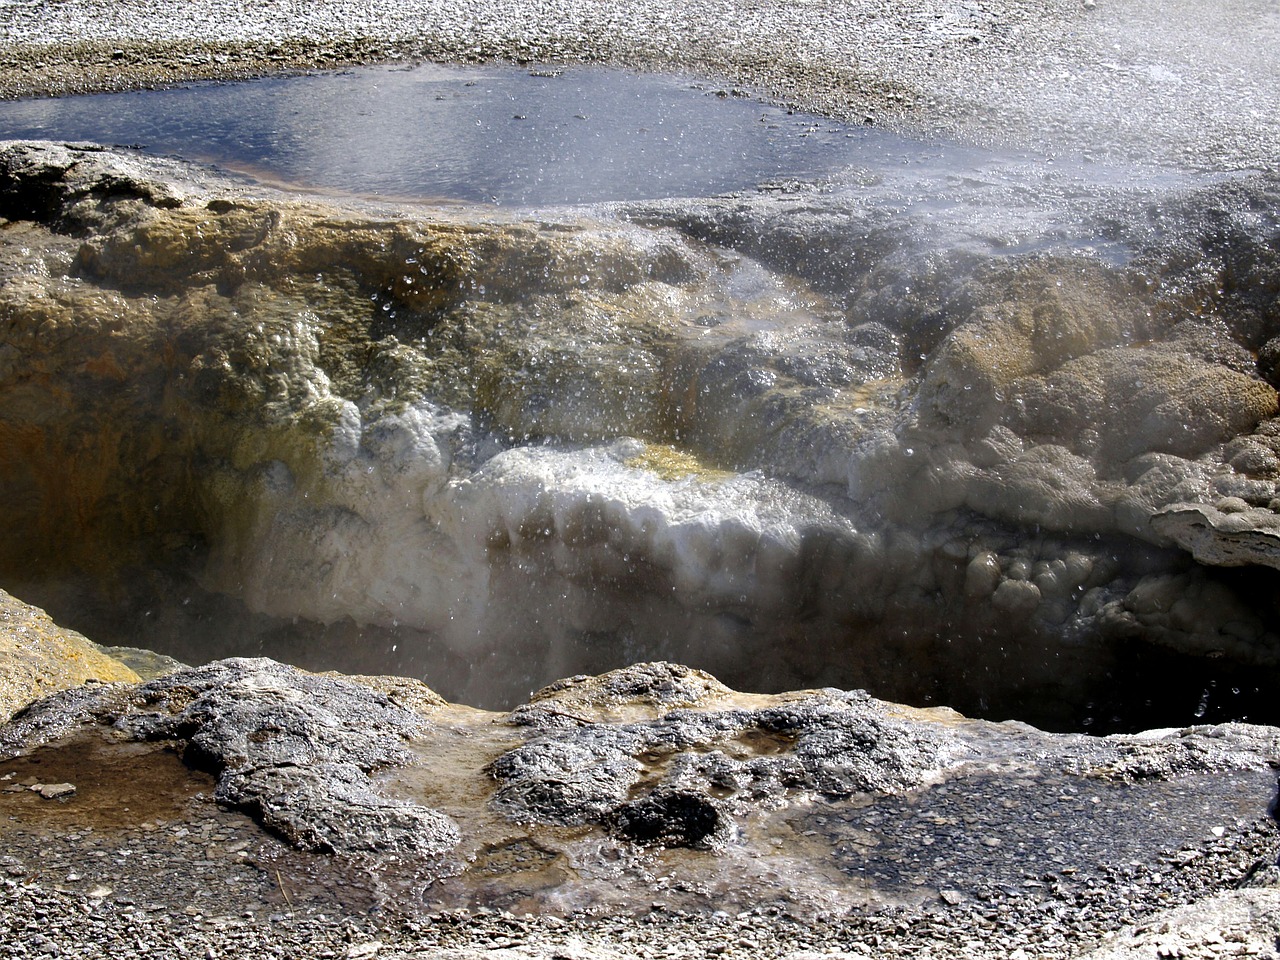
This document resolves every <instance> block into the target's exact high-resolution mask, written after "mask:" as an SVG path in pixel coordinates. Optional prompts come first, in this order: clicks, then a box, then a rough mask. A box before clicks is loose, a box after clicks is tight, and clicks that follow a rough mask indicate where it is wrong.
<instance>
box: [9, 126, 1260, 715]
mask: <svg viewBox="0 0 1280 960" xmlns="http://www.w3.org/2000/svg"><path fill="white" fill-rule="evenodd" d="M860 196H861V194H860V191H859V186H858V182H857V178H856V177H851V178H850V180H849V182H847V183H841V182H835V183H833V184H828V185H826V186H825V187H823V188H821V189H819V188H817V187H814V188H796V189H795V190H793V191H791V192H785V191H784V192H781V193H779V192H776V191H775V192H771V193H760V194H748V195H742V196H737V197H732V198H722V199H715V200H706V201H697V200H691V201H663V202H657V203H649V204H635V205H631V206H621V207H620V206H609V207H599V208H583V209H578V210H560V211H555V210H544V211H539V212H537V213H536V214H535V213H525V214H520V213H510V214H505V213H496V212H493V211H485V212H481V213H477V212H476V211H474V210H467V211H465V212H460V211H458V210H457V209H454V210H449V209H447V208H442V209H438V210H437V209H431V208H428V207H423V206H420V205H419V206H401V207H393V206H389V205H383V206H381V207H375V206H372V205H369V204H364V205H361V204H358V203H356V202H354V201H351V202H345V203H342V204H339V203H337V202H327V201H326V202H322V201H319V200H316V199H314V198H309V199H301V198H298V197H291V196H287V195H284V194H275V193H272V192H270V191H267V190H265V189H262V188H257V187H248V186H245V185H243V184H236V183H233V182H230V181H226V180H222V179H220V178H218V177H216V176H214V175H213V174H210V173H209V172H208V171H205V170H202V169H199V168H196V167H190V166H186V165H183V164H179V163H175V162H168V161H157V160H148V159H142V158H140V157H138V156H134V155H129V154H125V153H119V152H113V151H108V150H103V149H100V148H89V147H74V146H70V147H69V146H61V145H52V144H20V143H11V144H7V145H4V146H3V148H0V216H3V217H4V218H5V219H4V221H3V229H2V230H0V243H2V244H3V254H2V255H0V263H2V264H3V270H4V275H3V285H2V286H0V317H2V318H3V323H2V324H0V490H3V494H4V501H5V503H6V504H7V505H8V511H7V516H6V520H7V523H8V528H9V530H10V531H11V532H10V535H9V536H6V537H5V538H4V540H3V543H2V544H0V576H2V577H3V578H4V580H5V582H6V584H13V585H15V592H18V593H19V595H23V596H24V598H27V599H35V600H37V601H39V602H42V603H44V604H45V605H46V606H49V607H50V608H51V609H54V610H55V611H56V610H57V608H58V604H59V603H60V602H61V603H65V604H66V607H65V609H67V610H69V611H70V610H72V609H73V608H74V604H73V600H74V603H79V604H84V603H86V602H87V603H88V604H89V606H88V607H81V608H80V609H87V610H89V611H90V613H89V614H84V613H81V614H79V615H72V619H75V618H76V616H81V617H83V616H90V615H92V612H93V611H94V610H101V609H102V608H103V607H107V606H113V605H114V607H115V608H116V609H119V608H120V607H130V609H135V610H137V611H139V612H140V613H143V612H144V613H145V615H146V616H147V617H150V618H151V619H150V621H149V622H150V623H151V624H157V625H155V626H154V627H144V628H139V629H144V630H146V629H150V630H152V632H151V633H150V634H146V633H144V634H143V638H144V639H145V640H147V642H148V643H147V645H155V646H160V647H166V646H167V648H168V652H173V653H175V655H179V656H182V657H185V658H187V659H189V660H199V659H208V658H210V657H213V656H217V655H219V654H222V653H232V652H245V650H255V649H256V647H255V646H253V644H256V641H255V640H253V639H252V638H251V637H248V636H235V637H230V638H228V637H227V636H225V632H226V631H223V634H224V635H222V636H221V637H220V638H219V640H218V643H219V644H220V645H219V646H217V647H208V646H201V644H204V643H205V641H206V639H207V637H208V635H209V633H208V631H206V632H203V633H202V632H199V631H196V630H195V629H194V627H193V624H195V623H196V621H197V620H198V615H196V614H190V615H189V614H187V613H184V612H183V610H184V607H186V606H188V605H189V606H190V607H191V609H192V610H197V609H198V610H202V611H207V610H208V609H209V604H210V602H211V601H210V600H209V598H210V597H225V598H229V599H230V600H232V601H234V602H235V603H237V604H239V605H241V607H240V609H242V611H243V612H242V614H241V615H240V616H241V619H240V621H239V622H242V623H245V624H252V625H254V627H255V629H261V630H263V631H265V632H267V633H270V631H271V630H274V629H277V627H276V626H275V625H280V624H284V625H286V626H284V627H280V628H279V629H280V630H284V631H286V632H288V630H293V631H294V632H293V633H291V634H290V636H291V637H292V638H293V639H292V640H291V642H292V643H294V644H295V645H296V646H298V647H300V648H301V649H302V653H301V655H300V656H292V658H293V659H297V660H302V661H304V662H305V661H307V654H306V650H305V646H306V641H305V636H304V638H303V639H302V640H298V639H297V638H298V636H300V634H298V632H297V631H298V630H299V629H301V628H299V627H298V624H303V625H305V624H308V623H310V624H315V625H319V626H318V629H320V628H323V627H324V625H346V627H344V629H349V630H350V631H352V632H353V633H360V632H361V631H366V636H378V637H385V638H388V639H386V640H385V642H383V641H382V640H377V641H368V640H367V639H366V641H365V642H364V645H363V646H361V645H360V644H359V643H352V644H349V645H347V647H348V648H347V649H345V650H344V651H342V652H340V653H338V654H333V650H332V649H329V650H327V651H326V653H325V656H328V655H331V654H332V655H333V656H334V657H335V659H334V660H333V661H332V663H325V664H324V665H333V666H339V667H343V668H348V669H353V668H358V667H360V666H367V662H371V661H374V660H377V659H378V658H380V657H386V656H387V655H388V650H390V651H394V653H395V655H396V656H399V657H402V658H408V659H409V660H412V658H413V657H419V658H420V659H419V660H417V661H412V662H414V663H417V664H425V666H421V667H420V668H419V669H417V670H416V671H415V672H417V673H419V674H428V673H429V674H431V680H432V683H433V685H435V686H438V687H440V688H442V689H443V690H444V691H445V692H446V693H447V695H448V696H449V697H450V699H454V700H462V701H468V702H477V703H485V704H501V703H506V704H510V703H513V702H516V701H517V700H518V699H520V698H521V697H522V696H523V693H524V692H527V691H528V690H529V689H531V688H533V687H536V686H537V685H539V684H540V683H542V682H544V681H548V680H551V679H554V678H555V677H557V676H563V675H568V674H571V673H576V672H599V671H601V670H604V669H609V668H612V667H617V666H621V665H623V664H625V663H629V662H634V661H637V660H644V659H653V658H669V659H675V660H680V661H683V662H687V663H691V664H694V665H696V666H700V667H705V668H707V669H710V670H711V671H712V672H714V673H716V674H717V675H718V676H721V677H722V678H723V679H725V680H726V681H727V682H730V683H732V684H733V685H734V686H737V687H740V688H748V689H761V688H768V689H773V690H780V689H788V688H796V687H803V686H811V685H819V684H831V685H838V686H841V687H845V688H851V687H868V688H870V689H872V690H873V691H875V692H876V693H877V694H879V695H883V696H888V697H892V698H896V699H902V700H907V701H911V702H916V703H925V702H935V703H938V702H941V703H948V704H951V705H955V706H957V707H959V708H961V709H964V710H967V711H972V712H979V713H981V712H990V713H992V714H998V715H1005V716H1008V715H1011V714H1018V713H1021V714H1022V715H1028V716H1030V717H1031V718H1032V719H1035V720H1037V721H1039V722H1042V723H1047V724H1060V725H1079V724H1086V725H1087V723H1089V722H1091V721H1093V720H1095V719H1096V720H1097V722H1099V723H1102V724H1104V725H1106V724H1109V723H1112V717H1111V714H1115V715H1116V718H1115V721H1114V722H1115V723H1116V724H1117V725H1124V724H1125V723H1132V722H1133V718H1131V717H1124V716H1120V714H1122V713H1123V711H1124V710H1125V709H1126V707H1125V705H1124V704H1125V701H1126V699H1127V698H1128V696H1129V693H1130V691H1129V690H1119V689H1117V681H1121V682H1123V681H1125V680H1126V679H1130V678H1133V677H1136V676H1142V675H1145V676H1148V677H1150V678H1154V682H1153V684H1152V687H1153V689H1151V690H1150V691H1149V697H1148V698H1147V699H1148V700H1154V701H1155V702H1156V705H1157V713H1156V715H1157V716H1158V715H1159V713H1158V709H1159V708H1160V707H1162V706H1163V707H1167V708H1168V710H1169V711H1170V712H1171V713H1173V714H1175V715H1176V712H1177V711H1179V710H1184V711H1187V716H1188V718H1189V717H1190V711H1191V710H1192V709H1193V708H1194V707H1195V706H1196V698H1197V697H1200V699H1201V701H1203V699H1204V697H1203V696H1201V694H1202V693H1203V691H1204V690H1205V685H1206V683H1208V682H1210V681H1213V680H1214V678H1216V677H1218V676H1221V677H1222V678H1223V685H1224V688H1225V687H1226V686H1229V685H1230V683H1231V678H1232V677H1233V676H1236V675H1237V674H1239V675H1245V674H1247V675H1250V676H1252V677H1253V678H1254V682H1255V683H1257V682H1258V681H1257V678H1258V677H1263V676H1268V675H1272V674H1268V671H1274V670H1275V669H1276V666H1277V654H1278V653H1280V633H1278V632H1277V618H1276V611H1275V608H1274V600H1273V597H1274V596H1275V592H1274V586H1275V577H1276V573H1275V570H1274V568H1275V567H1276V566H1277V559H1276V557H1277V554H1276V553H1275V552H1274V550H1273V549H1272V548H1271V547H1270V546H1269V544H1270V542H1271V541H1270V540H1269V539H1268V538H1270V537H1274V533H1273V532H1272V531H1273V530H1274V529H1275V522H1274V520H1273V519H1272V518H1273V517H1274V516H1276V514H1275V512H1274V510H1273V504H1274V503H1275V502H1276V481H1277V477H1280V421H1277V420H1276V419H1275V417H1276V413H1277V396H1276V390H1275V387H1274V381H1275V380H1276V375H1275V369H1274V366H1272V365H1270V364H1269V363H1268V360H1267V358H1268V357H1271V356H1272V355H1273V354H1274V353H1275V352H1276V350H1275V346H1274V343H1275V341H1274V340H1273V338H1274V337H1276V335H1277V334H1280V307H1278V306H1277V291H1280V226H1278V224H1277V213H1276V211H1277V209H1280V207H1278V205H1277V200H1278V199H1280V189H1278V188H1277V184H1276V182H1275V181H1274V180H1273V179H1268V178H1265V177H1254V178H1242V179H1238V180H1234V181H1230V182H1225V183H1219V184H1208V185H1205V186H1201V187H1199V188H1196V189H1191V188H1185V189H1181V190H1177V191H1171V192H1169V193H1168V194H1167V195H1164V196H1161V197H1160V198H1159V203H1158V204H1150V203H1147V202H1145V201H1142V202H1130V203H1128V204H1127V205H1125V204H1111V203H1106V204H1102V205H1100V208H1087V209H1084V210H1083V211H1080V212H1078V213H1077V218H1078V224H1077V226H1076V227H1075V228H1074V229H1076V230H1079V231H1081V233H1082V234H1087V235H1089V236H1091V237H1095V238H1098V241H1099V244H1098V246H1100V247H1104V248H1105V250H1104V252H1099V250H1098V249H1097V248H1096V247H1094V246H1092V245H1090V244H1085V243H1081V242H1074V241H1072V240H1071V238H1067V240H1066V241H1062V240H1061V238H1056V239H1055V238H1053V237H1049V238H1047V239H1046V241H1045V242H1044V243H1038V244H1032V245H1030V248H1029V249H1028V250H1027V251H1026V252H1023V253H1019V254H1014V253H1010V252H1006V251H1001V250H998V249H994V248H993V245H992V244H990V243H985V242H979V241H980V240H981V239H982V238H981V237H978V238H976V239H975V236H974V235H972V234H971V235H969V236H962V237H952V236H950V235H944V236H943V237H942V239H941V240H939V238H938V237H937V236H933V237H931V236H930V235H929V234H928V232H927V231H926V230H924V229H923V228H922V224H921V223H920V222H916V221H914V220H912V219H911V218H896V217H894V216H893V215H891V214H889V213H886V211H885V209H884V208H883V207H878V206H875V205H869V204H863V203H862V202H860ZM975 229H977V228H975ZM1050 241H1052V242H1050ZM1224 518H1225V519H1224ZM1242 528H1243V529H1242ZM1242 538H1243V540H1246V541H1248V543H1249V545H1247V546H1245V547H1242V546H1240V543H1241V540H1242ZM86 585H88V586H86ZM17 587H23V588H24V591H19V590H18V589H17ZM161 597H167V599H168V601H169V605H168V606H167V607H165V608H164V610H160V609H159V606H158V605H157V600H158V598H161ZM68 598H73V599H68ZM86 598H88V600H86ZM193 598H194V599H193ZM153 608H154V609H156V610H157V612H156V613H155V615H154V616H152V611H153ZM184 617H189V619H187V620H184V619H183V618H184ZM159 621H163V622H162V623H159ZM73 625H74V626H78V627H79V628H80V629H85V627H84V625H83V624H82V623H80V622H79V620H77V621H76V622H75V623H74V624H73ZM129 629H131V630H132V629H135V627H132V626H131V627H130V628H129ZM329 629H330V630H332V626H331V627H330V628H329ZM368 631H372V633H368ZM378 631H382V633H378ZM321 632H323V629H321ZM304 634H305V631H304ZM328 636H329V637H330V639H332V636H333V634H332V632H330V633H329V634H328ZM95 639H97V638H96V637H95ZM103 639H109V638H103ZM237 643H240V644H242V645H244V644H251V645H250V646H247V647H243V646H242V648H241V649H238V648H237V647H236V644H237ZM333 646H339V647H341V646H342V644H332V643H331V644H330V647H333ZM401 647H403V648H404V649H400V648H401ZM285 652H286V653H288V654H291V655H292V654H295V653H296V652H297V650H296V649H292V650H286V651H285ZM362 657H366V658H367V661H362V660H361V658H362ZM314 659H315V658H314V657H313V660H314ZM320 659H321V660H322V658H320ZM382 662H383V663H384V665H385V664H386V660H385V659H384V660H383V661H382ZM396 662H397V661H396V660H395V657H394V656H393V657H391V658H390V665H391V666H392V667H394V666H395V665H396ZM384 669H385V666H384ZM1233 671H1234V672H1233ZM437 678H438V679H437ZM1188 683H1190V686H1188ZM1196 685H1198V687H1197V689H1196V690H1194V691H1193V690H1191V686H1196ZM1210 685H1212V684H1210ZM1255 690H1256V688H1255ZM1264 690H1265V686H1264ZM1050 691H1051V692H1052V698H1048V697H1046V696H1045V694H1046V692H1050ZM1144 693H1146V691H1144ZM1246 694H1247V691H1246ZM1224 695H1225V694H1224ZM1162 697H1165V698H1166V699H1167V701H1168V702H1167V703H1166V702H1162V700H1161V698H1162ZM1188 698H1190V700H1188ZM1227 700H1228V702H1227V703H1225V705H1223V706H1222V707H1221V709H1223V710H1226V711H1231V710H1233V709H1236V710H1240V711H1242V712H1247V709H1248V707H1247V705H1246V706H1245V707H1241V706H1240V705H1239V703H1236V702H1231V701H1230V698H1229V697H1228V698H1227ZM1208 706H1209V707H1212V708H1217V707H1218V706H1219V705H1218V703H1217V702H1216V701H1215V702H1212V703H1210V704H1208ZM1200 707H1201V708H1202V709H1203V708H1204V707H1205V704H1204V703H1203V702H1201V703H1200ZM1095 714H1096V715H1098V716H1096V717H1095Z"/></svg>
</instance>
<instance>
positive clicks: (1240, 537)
mask: <svg viewBox="0 0 1280 960" xmlns="http://www.w3.org/2000/svg"><path fill="white" fill-rule="evenodd" d="M1224 507H1225V509H1224ZM1151 527H1152V529H1154V530H1155V531H1156V532H1157V533H1159V534H1160V535H1162V536H1165V537H1168V538H1169V539H1170V540H1172V541H1173V542H1175V543H1176V544H1178V546H1180V547H1182V548H1183V549H1184V550H1187V551H1188V552H1190V553H1191V554H1192V556H1194V557H1195V558H1196V560H1198V561H1199V562H1200V563H1205V564H1212V565H1213V566H1220V567H1242V566H1248V565H1257V566H1264V567H1274V568H1276V569H1280V514H1277V513H1276V512H1274V511H1273V510H1270V509H1258V508H1252V507H1250V506H1249V504H1248V503H1246V502H1245V501H1243V500H1240V499H1238V498H1235V499H1232V500H1227V501H1220V502H1219V503H1217V504H1216V505H1214V506H1210V505H1208V504H1203V503H1176V504H1172V505H1170V506H1168V507H1164V508H1163V509H1161V510H1158V511H1157V512H1156V513H1154V514H1153V515H1152V517H1151Z"/></svg>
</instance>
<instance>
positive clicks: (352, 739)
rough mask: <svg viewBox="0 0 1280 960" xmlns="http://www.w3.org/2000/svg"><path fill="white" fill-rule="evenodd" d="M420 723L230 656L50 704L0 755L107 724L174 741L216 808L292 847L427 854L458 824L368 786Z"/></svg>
mask: <svg viewBox="0 0 1280 960" xmlns="http://www.w3.org/2000/svg"><path fill="white" fill-rule="evenodd" d="M422 724H423V717H422V715H421V714H418V713H414V712H412V711H410V710H408V709H405V708H404V707H401V706H398V705H396V704H395V703H394V702H393V701H392V699H391V698H390V697H388V696H387V695H385V694H382V693H378V692H376V691H374V690H373V689H371V688H370V687H368V686H365V685H362V684H360V683H356V682H353V681H351V680H346V679H340V678H337V677H323V676H316V675H314V674H307V673H304V672H302V671H300V670H296V669H294V668H293V667H288V666H285V665H283V664H279V663H276V662H274V661H271V660H265V659H259V660H246V659H236V660H224V661H219V662H216V663H212V664H209V665H207V666H203V667H193V668H187V669H184V670H179V671H176V672H174V673H171V674H168V675H166V676H164V677H161V678H159V679H156V680H152V681H150V682H148V683H145V684H142V685H140V686H137V687H135V688H129V687H124V686H121V685H116V686H112V687H107V688H100V689H91V690H86V689H83V688H82V689H80V690H74V691H67V692H65V693H63V694H60V695H58V696H55V697H52V698H47V699H45V700H43V701H40V702H39V703H37V704H33V705H32V706H31V707H30V708H28V709H27V710H25V711H23V712H22V713H21V714H20V715H19V716H18V717H17V718H15V719H14V721H13V722H12V723H10V724H9V725H8V726H7V727H5V728H4V729H3V730H2V731H0V755H14V754H15V753H17V752H19V751H30V750H31V749H33V748H35V747H38V746H40V745H42V744H46V743H49V742H51V741H54V740H57V739H59V738H61V737H64V736H66V735H67V734H69V733H70V732H72V731H74V730H76V729H77V728H81V727H89V726H94V725H106V726H109V727H110V728H111V729H112V730H113V731H115V732H116V734H117V735H118V736H121V737H123V738H126V739H129V740H135V741H165V742H169V743H172V744H173V745H174V747H175V749H177V750H178V751H179V752H180V753H181V755H182V757H183V760H184V761H185V762H186V763H188V764H189V765H191V766H194V767H197V768H200V769H203V770H208V771H209V772H211V773H213V774H214V775H215V776H217V778H218V786H217V799H218V800H220V801H221V802H223V803H225V804H227V805H229V806H232V807H235V808H237V809H241V810H244V811H245V812H247V813H249V814H250V815H251V816H254V817H255V818H256V819H258V820H259V821H260V822H262V823H263V825H264V826H266V827H268V828H269V829H271V830H273V831H275V832H276V833H278V834H280V835H281V836H283V837H284V838H285V839H287V840H288V841H289V842H290V843H293V844H295V845H296V846H298V847H300V848H303V849H307V850H319V851H332V852H338V853H351V852H356V851H364V850H382V851H400V852H403V853H413V854H417V855H420V856H435V855H437V854H440V853H443V852H445V851H447V850H448V849H450V848H452V847H453V846H454V844H456V843H457V841H458V839H459V834H458V830H457V827H456V826H455V825H454V824H453V823H452V822H451V821H450V820H449V819H448V818H447V817H444V816H442V815H441V814H439V813H436V812H435V811H432V810H428V809H425V808H423V807H421V806H419V805H417V804H413V803H410V802H406V801H398V800H394V799H391V798H388V797H386V796H383V795H381V794H380V793H379V792H378V791H377V790H376V789H375V788H374V787H373V785H372V783H371V781H370V779H369V777H370V775H371V774H373V773H374V772H376V771H378V770H380V769H383V768H386V767H390V766H395V765H401V764H404V763H407V762H409V761H410V760H411V759H412V754H411V753H410V752H409V751H408V750H407V749H406V747H405V741H406V740H407V739H409V738H410V737H411V736H412V735H413V734H414V733H416V732H417V731H418V730H420V729H421V727H422Z"/></svg>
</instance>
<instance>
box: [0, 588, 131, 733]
mask: <svg viewBox="0 0 1280 960" xmlns="http://www.w3.org/2000/svg"><path fill="white" fill-rule="evenodd" d="M89 680H99V681H102V682H107V683H109V682H113V681H124V682H126V683H136V682H137V681H138V675H137V674H136V673H134V672H133V671H132V670H130V669H129V668H128V667H126V666H125V665H124V664H123V663H121V662H120V661H119V660H116V659H114V658H112V657H109V656H107V655H106V654H105V653H103V652H102V651H100V650H99V649H98V648H97V647H95V646H94V645H93V644H92V643H90V642H89V641H88V640H86V639H85V638H84V637H82V636H81V635H80V634H78V633H76V632H75V631H74V630H67V629H65V628H63V627H60V626H58V625H57V624H56V623H54V622H53V619H52V618H51V617H50V616H49V615H48V614H47V613H45V612H44V611H43V610H41V609H40V608H39V607H33V606H30V605H28V604H25V603H23V602H22V601H21V600H19V599H17V598H16V597H13V596H10V595H9V594H7V593H5V592H4V591H3V590H0V721H5V720H8V719H9V718H10V717H11V716H13V714H14V713H15V712H16V711H17V710H18V709H19V708H21V707H23V706H25V705H26V704H28V703H30V702H31V701H32V700H36V699H38V698H40V697H43V696H46V695H48V694H50V693H56V692H57V691H59V690H65V689H67V688H68V687H74V686H78V685H80V684H82V683H85V682H86V681H89Z"/></svg>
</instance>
